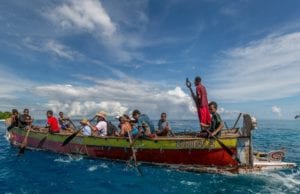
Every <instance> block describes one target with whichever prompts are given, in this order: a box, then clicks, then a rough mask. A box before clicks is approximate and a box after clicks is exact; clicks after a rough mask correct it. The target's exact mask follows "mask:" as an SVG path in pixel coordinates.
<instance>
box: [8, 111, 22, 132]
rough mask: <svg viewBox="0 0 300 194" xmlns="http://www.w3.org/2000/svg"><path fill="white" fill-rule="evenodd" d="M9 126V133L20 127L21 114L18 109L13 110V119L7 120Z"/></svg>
mask: <svg viewBox="0 0 300 194" xmlns="http://www.w3.org/2000/svg"><path fill="white" fill-rule="evenodd" d="M6 122H7V124H8V125H9V126H8V127H7V131H10V130H11V129H12V128H14V127H18V125H19V112H18V110H17V109H12V111H11V117H10V118H9V119H7V121H6Z"/></svg>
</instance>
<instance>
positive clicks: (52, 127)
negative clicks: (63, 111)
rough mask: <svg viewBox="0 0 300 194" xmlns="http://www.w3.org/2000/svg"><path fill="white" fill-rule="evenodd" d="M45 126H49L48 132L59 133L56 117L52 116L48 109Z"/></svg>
mask: <svg viewBox="0 0 300 194" xmlns="http://www.w3.org/2000/svg"><path fill="white" fill-rule="evenodd" d="M47 118H48V119H47V126H46V127H47V128H49V132H50V133H59V131H60V128H59V125H58V121H57V119H56V118H55V117H54V116H53V111H52V110H48V111H47Z"/></svg>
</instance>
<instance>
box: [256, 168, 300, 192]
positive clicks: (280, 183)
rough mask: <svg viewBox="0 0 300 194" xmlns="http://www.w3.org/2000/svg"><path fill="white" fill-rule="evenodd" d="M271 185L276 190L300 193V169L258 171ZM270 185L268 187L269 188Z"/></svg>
mask: <svg viewBox="0 0 300 194" xmlns="http://www.w3.org/2000/svg"><path fill="white" fill-rule="evenodd" d="M258 175H259V176H258V177H260V178H262V179H263V180H264V181H265V182H266V183H267V184H268V185H269V186H271V187H274V191H276V192H277V193H278V192H280V191H281V192H291V193H300V170H299V169H296V170H293V171H292V172H291V173H288V172H283V171H279V172H262V173H258ZM269 189H270V187H268V190H269Z"/></svg>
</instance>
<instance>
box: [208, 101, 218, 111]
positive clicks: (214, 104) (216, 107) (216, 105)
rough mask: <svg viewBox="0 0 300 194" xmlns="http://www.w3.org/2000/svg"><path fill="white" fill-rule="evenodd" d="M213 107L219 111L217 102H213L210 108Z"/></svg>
mask: <svg viewBox="0 0 300 194" xmlns="http://www.w3.org/2000/svg"><path fill="white" fill-rule="evenodd" d="M211 105H213V106H214V107H215V109H218V104H217V103H216V102H215V101H211V102H210V103H209V104H208V106H211Z"/></svg>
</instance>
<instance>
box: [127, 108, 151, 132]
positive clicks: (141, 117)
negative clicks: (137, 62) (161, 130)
mask: <svg viewBox="0 0 300 194" xmlns="http://www.w3.org/2000/svg"><path fill="white" fill-rule="evenodd" d="M132 117H133V118H134V119H135V121H136V122H137V127H138V130H139V135H138V136H141V135H142V134H144V135H146V136H148V137H154V136H155V128H154V125H153V123H152V122H151V121H150V119H149V117H148V116H147V115H146V114H141V112H140V111H139V110H134V111H133V112H132Z"/></svg>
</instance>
